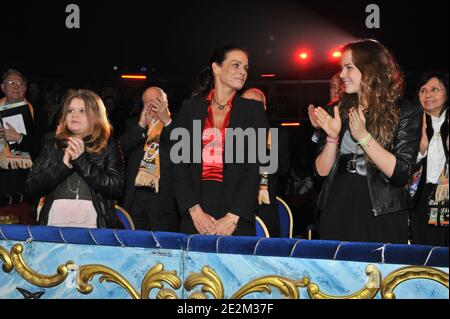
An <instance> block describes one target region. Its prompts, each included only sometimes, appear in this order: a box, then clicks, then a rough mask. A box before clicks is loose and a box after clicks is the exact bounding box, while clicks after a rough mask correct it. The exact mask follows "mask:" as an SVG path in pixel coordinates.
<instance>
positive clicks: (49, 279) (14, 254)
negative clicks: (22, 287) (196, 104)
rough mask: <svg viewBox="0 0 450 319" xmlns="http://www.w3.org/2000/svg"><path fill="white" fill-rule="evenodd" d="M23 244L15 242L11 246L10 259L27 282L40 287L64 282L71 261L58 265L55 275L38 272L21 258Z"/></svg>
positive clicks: (49, 286) (48, 286)
mask: <svg viewBox="0 0 450 319" xmlns="http://www.w3.org/2000/svg"><path fill="white" fill-rule="evenodd" d="M22 252H23V246H22V245H20V244H15V245H14V246H13V247H12V248H11V253H10V257H11V261H12V263H13V265H14V268H15V269H16V271H17V273H18V274H19V275H20V276H21V277H22V278H23V279H25V280H26V281H28V282H29V283H31V284H33V285H35V286H38V287H42V288H51V287H55V286H58V285H59V284H61V283H62V282H64V281H65V280H66V278H67V275H68V273H69V271H68V267H71V266H72V265H73V262H72V261H68V262H67V263H66V264H65V265H60V266H59V267H58V268H57V270H56V274H55V275H51V276H46V275H42V274H39V273H37V272H35V271H34V270H32V269H31V268H30V267H29V266H28V265H27V264H26V263H25V261H24V260H23V257H22Z"/></svg>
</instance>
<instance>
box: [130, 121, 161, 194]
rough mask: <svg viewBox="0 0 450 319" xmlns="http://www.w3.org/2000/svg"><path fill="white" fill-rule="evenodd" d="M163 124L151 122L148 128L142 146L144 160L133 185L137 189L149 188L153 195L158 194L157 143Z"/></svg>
mask: <svg viewBox="0 0 450 319" xmlns="http://www.w3.org/2000/svg"><path fill="white" fill-rule="evenodd" d="M163 128H164V124H163V123H162V122H161V121H159V120H158V121H155V122H152V123H151V124H150V125H149V127H148V132H147V141H146V142H145V146H144V158H143V159H142V161H141V164H140V165H139V171H138V174H137V176H136V181H135V185H136V186H137V187H151V188H154V189H155V193H158V192H159V178H160V176H161V171H160V157H159V141H160V138H161V131H162V129H163Z"/></svg>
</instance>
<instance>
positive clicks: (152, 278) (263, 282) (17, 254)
mask: <svg viewBox="0 0 450 319" xmlns="http://www.w3.org/2000/svg"><path fill="white" fill-rule="evenodd" d="M23 250H24V247H23V246H22V245H21V244H16V245H14V246H13V247H12V248H11V250H10V252H9V253H8V250H7V249H6V248H4V247H2V246H0V260H1V262H2V264H3V265H2V269H3V271H4V272H6V273H10V272H12V271H13V270H14V269H15V270H16V271H17V273H18V274H19V275H20V276H21V277H22V278H23V279H25V280H26V281H27V282H29V283H31V284H33V285H35V286H38V287H43V288H51V287H55V286H58V285H60V284H61V283H63V282H64V281H65V280H66V279H67V276H68V272H69V270H73V269H76V270H78V274H77V275H78V278H77V290H78V291H79V292H80V293H83V294H90V293H92V291H93V289H94V288H93V286H92V285H91V284H89V282H91V281H92V280H93V279H94V277H95V276H97V275H99V276H100V278H99V282H100V283H103V282H104V281H107V282H111V283H114V284H117V285H119V286H120V287H122V288H123V289H124V290H125V291H126V292H127V293H128V294H129V295H130V296H131V297H132V298H134V299H141V298H142V299H148V298H149V297H150V293H151V291H152V290H153V289H159V291H158V292H157V294H156V298H157V299H178V295H177V293H176V291H175V290H178V289H180V288H181V287H182V281H181V279H180V277H179V276H178V275H177V272H176V271H175V270H171V271H166V270H164V265H163V264H157V265H155V266H154V267H152V268H151V269H150V270H149V271H148V272H147V273H146V275H145V276H144V278H143V280H142V283H141V291H140V294H139V292H138V291H137V290H136V289H135V288H134V287H133V286H132V285H131V284H130V283H129V282H128V281H127V280H126V279H125V278H124V277H123V276H122V275H121V274H119V273H118V272H117V271H115V270H113V269H111V268H108V267H106V266H103V265H83V266H80V267H77V266H76V265H75V264H74V263H73V262H72V261H68V262H67V263H66V264H65V265H60V266H58V268H57V273H56V274H55V275H51V276H47V275H42V274H39V273H38V272H36V271H34V270H32V269H31V268H30V267H29V266H28V265H27V263H26V262H25V261H24V259H23V256H22V254H23ZM365 273H366V275H367V277H368V280H367V283H366V284H365V287H363V288H362V289H361V290H359V291H357V292H355V293H353V294H351V295H347V296H332V295H328V294H326V293H324V292H322V291H321V290H320V288H319V286H318V285H317V284H315V283H312V282H310V279H309V278H307V277H303V278H301V279H300V280H294V279H289V278H286V277H281V276H277V275H272V276H265V277H260V278H256V279H254V280H252V281H251V282H249V283H248V284H246V285H244V286H243V287H241V288H240V289H239V290H238V291H237V292H235V293H234V294H233V295H232V296H231V299H242V298H243V297H245V296H247V295H248V294H251V293H268V294H272V291H273V289H274V288H275V289H277V290H278V291H279V292H280V293H281V294H282V295H284V296H285V297H286V298H291V299H299V298H300V291H299V288H306V290H307V293H308V295H309V297H310V298H311V299H374V298H375V297H376V296H377V294H378V292H380V293H381V297H382V298H383V299H395V298H396V296H395V294H394V290H395V289H396V287H397V286H398V285H400V284H402V283H403V282H405V281H408V280H413V279H427V280H432V281H435V282H438V283H440V284H441V285H443V286H445V287H447V289H448V288H449V275H448V274H447V273H445V272H443V271H441V270H439V269H436V268H431V267H423V266H409V267H403V268H400V269H398V270H395V271H393V272H391V273H390V274H389V275H387V276H386V278H384V280H382V276H381V272H380V270H379V269H378V268H377V266H375V265H367V267H366V269H365ZM165 284H167V285H169V286H170V288H172V289H168V288H164V285H165ZM197 286H201V291H193V292H192V293H191V294H190V295H189V296H188V298H189V299H208V296H209V295H208V294H210V295H212V297H213V298H215V299H223V298H224V296H225V289H224V285H223V283H222V280H221V278H220V277H219V275H218V274H217V272H216V271H215V270H214V269H212V268H210V267H208V266H205V267H203V268H202V270H201V273H190V274H189V276H188V278H187V279H186V280H185V281H184V289H185V290H186V291H188V292H190V291H191V290H193V289H194V288H195V287H197Z"/></svg>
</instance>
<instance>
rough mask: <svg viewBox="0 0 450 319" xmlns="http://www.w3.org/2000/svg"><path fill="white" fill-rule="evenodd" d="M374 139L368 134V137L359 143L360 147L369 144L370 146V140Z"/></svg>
mask: <svg viewBox="0 0 450 319" xmlns="http://www.w3.org/2000/svg"><path fill="white" fill-rule="evenodd" d="M371 138H372V135H370V133H369V134H367V136H366V137H365V138H363V139H362V140H361V141H359V142H358V144H359V145H361V146H367V144H369V142H370V139H371Z"/></svg>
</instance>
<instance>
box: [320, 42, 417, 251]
mask: <svg viewBox="0 0 450 319" xmlns="http://www.w3.org/2000/svg"><path fill="white" fill-rule="evenodd" d="M341 66H342V71H341V74H340V77H341V79H342V82H343V84H344V94H343V95H342V98H341V100H340V101H339V102H338V103H337V105H335V106H334V110H332V111H331V112H330V113H333V112H334V114H328V113H327V112H326V111H325V110H324V109H322V108H320V107H319V108H317V109H316V110H315V115H316V116H317V118H318V123H319V125H320V127H321V128H322V133H323V134H322V137H321V140H320V144H319V145H320V147H319V153H318V154H319V155H318V157H317V159H316V162H315V168H316V172H317V174H318V175H320V176H322V177H326V179H325V182H324V185H323V188H322V192H321V194H320V196H319V201H318V206H319V208H321V209H322V216H321V220H320V237H321V239H332V240H341V241H364V242H386V243H407V241H408V210H409V209H410V208H411V207H412V203H411V200H410V197H409V194H408V191H407V187H406V186H407V183H408V180H409V178H410V176H411V175H412V170H413V167H414V165H415V160H416V157H417V151H418V149H419V141H420V125H421V115H420V108H419V107H418V106H417V105H416V104H411V103H405V102H400V99H401V98H402V95H403V87H404V78H403V74H402V72H401V71H400V69H399V67H398V65H397V63H396V62H395V59H394V57H393V56H392V55H391V53H390V52H389V51H388V50H387V49H386V48H385V47H384V46H383V45H381V44H380V43H379V42H377V41H374V40H363V41H359V42H356V43H350V44H347V45H346V46H345V47H344V49H343V55H342V61H341Z"/></svg>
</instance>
